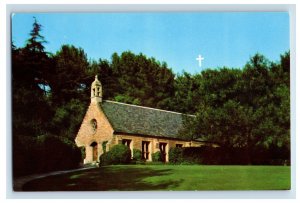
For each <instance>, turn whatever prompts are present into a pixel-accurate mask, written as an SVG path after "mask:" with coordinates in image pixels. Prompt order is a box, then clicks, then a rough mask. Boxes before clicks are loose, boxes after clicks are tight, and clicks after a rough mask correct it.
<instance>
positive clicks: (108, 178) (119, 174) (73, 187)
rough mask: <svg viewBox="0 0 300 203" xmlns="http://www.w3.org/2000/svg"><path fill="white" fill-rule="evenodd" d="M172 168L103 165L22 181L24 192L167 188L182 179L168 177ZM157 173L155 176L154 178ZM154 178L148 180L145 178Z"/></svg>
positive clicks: (174, 185)
mask: <svg viewBox="0 0 300 203" xmlns="http://www.w3.org/2000/svg"><path fill="white" fill-rule="evenodd" d="M171 173H172V169H161V168H160V169H157V168H150V167H149V168H139V167H138V166H126V165H124V166H106V167H101V168H97V169H89V170H85V171H79V172H73V173H68V174H63V175H56V176H49V177H46V178H42V179H37V180H33V181H30V182H28V183H26V184H25V185H24V186H23V190H24V191H108V190H118V191H138V190H168V188H169V187H172V188H174V187H177V186H178V185H179V184H180V183H181V182H182V181H183V180H169V179H166V178H159V177H158V176H167V175H169V174H171ZM155 176H157V177H155ZM149 177H155V178H154V179H152V181H149V180H148V181H147V178H149Z"/></svg>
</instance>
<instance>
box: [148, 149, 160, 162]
mask: <svg viewBox="0 0 300 203" xmlns="http://www.w3.org/2000/svg"><path fill="white" fill-rule="evenodd" d="M151 156H152V161H153V162H161V161H162V157H161V156H162V154H161V152H160V151H157V152H155V153H153V154H151Z"/></svg>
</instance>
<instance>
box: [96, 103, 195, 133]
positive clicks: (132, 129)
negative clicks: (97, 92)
mask: <svg viewBox="0 0 300 203" xmlns="http://www.w3.org/2000/svg"><path fill="white" fill-rule="evenodd" d="M99 105H100V107H101V108H102V110H103V112H104V114H105V115H106V117H107V118H108V120H109V122H110V123H111V125H112V126H113V128H114V130H115V132H119V133H129V134H139V135H148V136H158V137H168V138H178V137H177V136H178V133H179V132H180V130H181V129H183V127H184V122H185V119H193V118H195V116H193V115H187V114H182V113H177V112H172V111H165V110H160V109H154V108H149V107H143V106H137V105H131V104H124V103H120V102H114V101H108V100H105V101H103V102H102V103H99Z"/></svg>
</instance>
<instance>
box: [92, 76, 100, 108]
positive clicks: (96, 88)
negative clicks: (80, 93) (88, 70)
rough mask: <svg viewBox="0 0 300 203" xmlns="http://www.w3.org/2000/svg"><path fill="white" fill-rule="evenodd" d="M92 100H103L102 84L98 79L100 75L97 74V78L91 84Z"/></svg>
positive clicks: (96, 101) (95, 101) (94, 101)
mask: <svg viewBox="0 0 300 203" xmlns="http://www.w3.org/2000/svg"><path fill="white" fill-rule="evenodd" d="M91 102H93V103H98V102H102V85H101V82H100V81H99V80H98V75H96V76H95V80H94V82H93V83H92V86H91Z"/></svg>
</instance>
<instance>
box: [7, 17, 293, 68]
mask: <svg viewBox="0 0 300 203" xmlns="http://www.w3.org/2000/svg"><path fill="white" fill-rule="evenodd" d="M33 16H35V17H36V18H37V20H38V22H39V23H40V24H42V26H43V30H42V32H41V33H42V35H43V36H44V37H45V38H46V40H47V41H48V43H47V44H45V47H46V51H49V52H52V53H55V52H56V51H58V50H59V49H60V47H61V45H63V44H72V45H74V46H76V47H81V48H83V49H84V51H85V52H86V53H87V56H88V58H90V59H95V60H98V59H99V58H101V59H108V60H110V57H111V55H112V54H113V53H114V52H117V53H118V54H121V53H122V52H123V51H127V50H130V51H132V52H134V53H136V54H138V53H143V54H145V55H147V56H148V57H154V58H156V59H157V60H159V61H165V62H166V63H167V64H168V66H169V67H170V68H172V70H173V71H174V73H182V71H183V70H185V71H187V72H189V73H196V72H200V71H201V70H204V69H206V68H217V67H223V66H227V67H234V68H242V67H243V66H244V65H245V64H246V62H247V61H248V60H249V58H250V56H253V55H254V54H255V53H261V54H263V55H265V56H266V57H267V58H268V59H269V60H272V61H279V58H280V54H283V53H284V52H285V51H288V50H289V47H290V46H289V15H288V13H287V12H229V13H222V12H215V13H213V12H211V13H210V12H198V13H197V12H194V13H192V12H191V13H171V12H170V13H26V14H25V13H16V14H14V15H13V17H12V40H13V41H14V44H15V45H16V46H17V47H22V46H24V45H25V43H26V40H27V39H28V38H29V32H30V30H31V29H32V23H33ZM199 54H201V55H202V56H203V57H204V60H203V61H202V66H201V67H199V64H198V61H197V60H196V58H197V57H198V55H199Z"/></svg>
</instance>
